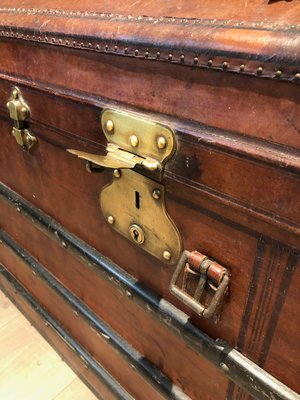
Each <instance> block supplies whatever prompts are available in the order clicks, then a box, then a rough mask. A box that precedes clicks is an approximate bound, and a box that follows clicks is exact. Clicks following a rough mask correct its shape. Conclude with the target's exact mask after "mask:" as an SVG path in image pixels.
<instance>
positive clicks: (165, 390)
mask: <svg viewBox="0 0 300 400" xmlns="http://www.w3.org/2000/svg"><path fill="white" fill-rule="evenodd" d="M0 242H2V243H3V244H4V245H6V246H7V247H8V248H9V249H10V250H11V251H12V252H13V253H14V254H15V255H16V256H17V257H19V258H20V260H21V261H22V262H23V263H24V265H26V266H27V267H28V268H29V269H30V270H31V271H33V272H34V274H36V275H37V276H39V277H40V278H41V279H42V280H43V281H44V282H45V283H46V284H47V285H49V287H51V289H52V290H54V291H55V292H56V293H57V294H58V295H59V296H60V297H61V298H63V299H64V300H65V301H66V302H67V303H68V305H69V306H70V307H72V309H73V310H74V311H75V312H76V314H78V315H80V316H81V317H83V318H84V319H85V320H86V321H87V322H88V324H89V326H90V327H91V328H93V329H94V330H96V331H97V332H98V333H100V334H101V335H102V337H103V338H104V339H105V340H106V343H107V345H108V346H112V347H113V348H114V349H115V350H117V351H118V353H119V354H121V355H122V357H123V358H124V359H125V360H126V361H127V363H129V364H130V365H132V366H134V368H135V370H136V371H137V372H138V373H139V374H141V375H142V376H143V377H144V378H145V379H146V380H147V381H148V382H150V383H151V384H152V386H154V387H155V388H156V389H157V391H159V392H160V393H162V394H163V395H165V396H166V398H167V399H170V398H172V399H175V400H188V399H190V397H189V396H187V395H186V394H185V393H184V392H183V391H182V390H181V389H180V388H179V387H178V386H176V385H174V384H173V383H172V381H171V380H170V379H169V378H168V377H167V376H165V375H164V374H163V372H162V371H161V370H159V369H157V368H156V367H155V366H154V365H153V364H152V363H151V362H150V361H149V360H147V359H146V358H145V357H143V356H142V355H141V354H140V353H139V352H138V351H137V350H136V349H134V348H132V347H131V345H130V344H129V343H127V342H126V341H125V340H124V339H123V338H121V337H120V336H119V335H118V334H117V333H116V332H115V331H114V330H113V329H112V328H111V327H110V326H109V325H108V324H107V323H106V322H104V321H103V320H102V319H101V318H99V317H98V316H97V315H96V314H95V313H94V312H93V311H92V310H90V309H89V308H88V307H87V306H86V305H85V304H84V303H83V302H82V301H80V300H79V299H78V298H77V297H76V296H74V295H73V294H72V293H71V292H70V291H69V290H68V289H67V288H66V287H64V285H62V284H61V283H60V282H59V281H58V280H57V279H55V278H54V277H53V276H52V275H51V274H50V273H49V272H48V271H47V270H46V269H45V268H44V267H43V266H42V265H41V264H40V263H39V262H38V261H37V260H36V259H34V258H33V257H32V256H31V255H30V254H29V253H28V252H27V251H26V250H25V249H24V248H22V247H21V246H20V245H19V244H18V243H17V242H16V241H15V240H13V239H12V238H11V237H10V236H9V235H8V234H7V233H6V232H4V231H3V230H2V229H0Z"/></svg>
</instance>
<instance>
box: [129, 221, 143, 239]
mask: <svg viewBox="0 0 300 400" xmlns="http://www.w3.org/2000/svg"><path fill="white" fill-rule="evenodd" d="M129 234H130V236H131V239H132V240H133V241H134V242H135V243H137V244H142V243H144V241H145V234H144V231H143V229H142V228H141V227H140V226H139V225H136V224H133V225H131V226H130V228H129Z"/></svg>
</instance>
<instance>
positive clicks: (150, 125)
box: [68, 109, 181, 264]
mask: <svg viewBox="0 0 300 400" xmlns="http://www.w3.org/2000/svg"><path fill="white" fill-rule="evenodd" d="M101 126H102V131H103V133H104V135H105V137H106V139H107V142H108V143H107V146H106V152H107V153H106V155H104V156H102V155H98V154H90V153H85V152H82V151H78V150H73V149H68V151H69V152H70V153H71V154H74V155H77V156H78V157H79V158H82V159H84V160H86V161H87V163H88V164H87V167H88V170H89V171H90V172H92V171H97V169H98V171H99V169H102V168H111V169H112V170H113V180H112V182H111V183H110V184H108V185H107V186H105V187H104V188H103V189H102V191H101V193H100V205H101V209H102V212H103V215H104V217H105V219H106V221H107V222H108V223H109V225H110V226H111V228H112V229H114V230H116V231H117V232H119V233H120V234H122V235H123V236H125V237H126V238H128V239H129V240H130V241H131V242H132V243H135V244H136V245H138V246H139V247H140V248H142V249H144V250H145V251H147V252H148V253H150V254H152V255H153V256H154V257H157V258H159V259H160V260H161V261H163V262H164V263H167V264H175V263H176V262H177V261H178V258H179V256H180V254H181V237H180V234H179V232H178V229H177V227H176V226H175V224H174V222H173V221H172V220H171V218H170V216H169V215H168V212H167V210H166V205H165V186H164V185H163V184H162V177H163V172H164V167H165V165H166V163H167V161H168V160H169V159H170V158H171V157H172V156H173V154H174V153H175V151H176V141H175V134H174V132H173V130H172V129H171V128H170V127H168V126H165V125H163V124H160V123H158V122H156V121H153V120H151V119H148V118H146V117H145V116H142V115H140V114H136V113H129V112H126V111H120V110H111V109H106V110H104V111H103V113H102V115H101Z"/></svg>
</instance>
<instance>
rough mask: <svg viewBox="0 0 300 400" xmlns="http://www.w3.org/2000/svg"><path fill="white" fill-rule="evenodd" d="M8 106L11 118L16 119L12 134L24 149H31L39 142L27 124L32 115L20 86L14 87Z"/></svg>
mask: <svg viewBox="0 0 300 400" xmlns="http://www.w3.org/2000/svg"><path fill="white" fill-rule="evenodd" d="M6 106H7V108H8V111H9V116H10V118H11V119H12V120H13V121H14V126H13V129H12V134H13V136H14V138H15V139H16V142H17V143H18V144H19V145H20V146H22V147H23V149H24V150H27V151H29V150H30V149H32V147H33V146H34V145H35V144H36V143H37V139H36V137H35V136H34V135H32V133H31V132H30V130H29V129H28V127H27V126H26V120H27V119H28V118H29V117H30V109H29V107H28V105H27V103H26V102H25V100H24V98H23V96H22V93H21V91H20V89H19V88H18V87H14V88H13V91H12V95H11V97H10V99H9V100H8V102H7V104H6Z"/></svg>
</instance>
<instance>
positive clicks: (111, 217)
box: [107, 215, 115, 225]
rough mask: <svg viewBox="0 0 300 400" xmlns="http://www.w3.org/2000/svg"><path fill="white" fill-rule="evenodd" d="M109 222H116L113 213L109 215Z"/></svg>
mask: <svg viewBox="0 0 300 400" xmlns="http://www.w3.org/2000/svg"><path fill="white" fill-rule="evenodd" d="M107 222H108V223H109V224H110V225H113V224H114V223H115V219H114V217H113V216H112V215H109V216H108V218H107Z"/></svg>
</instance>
